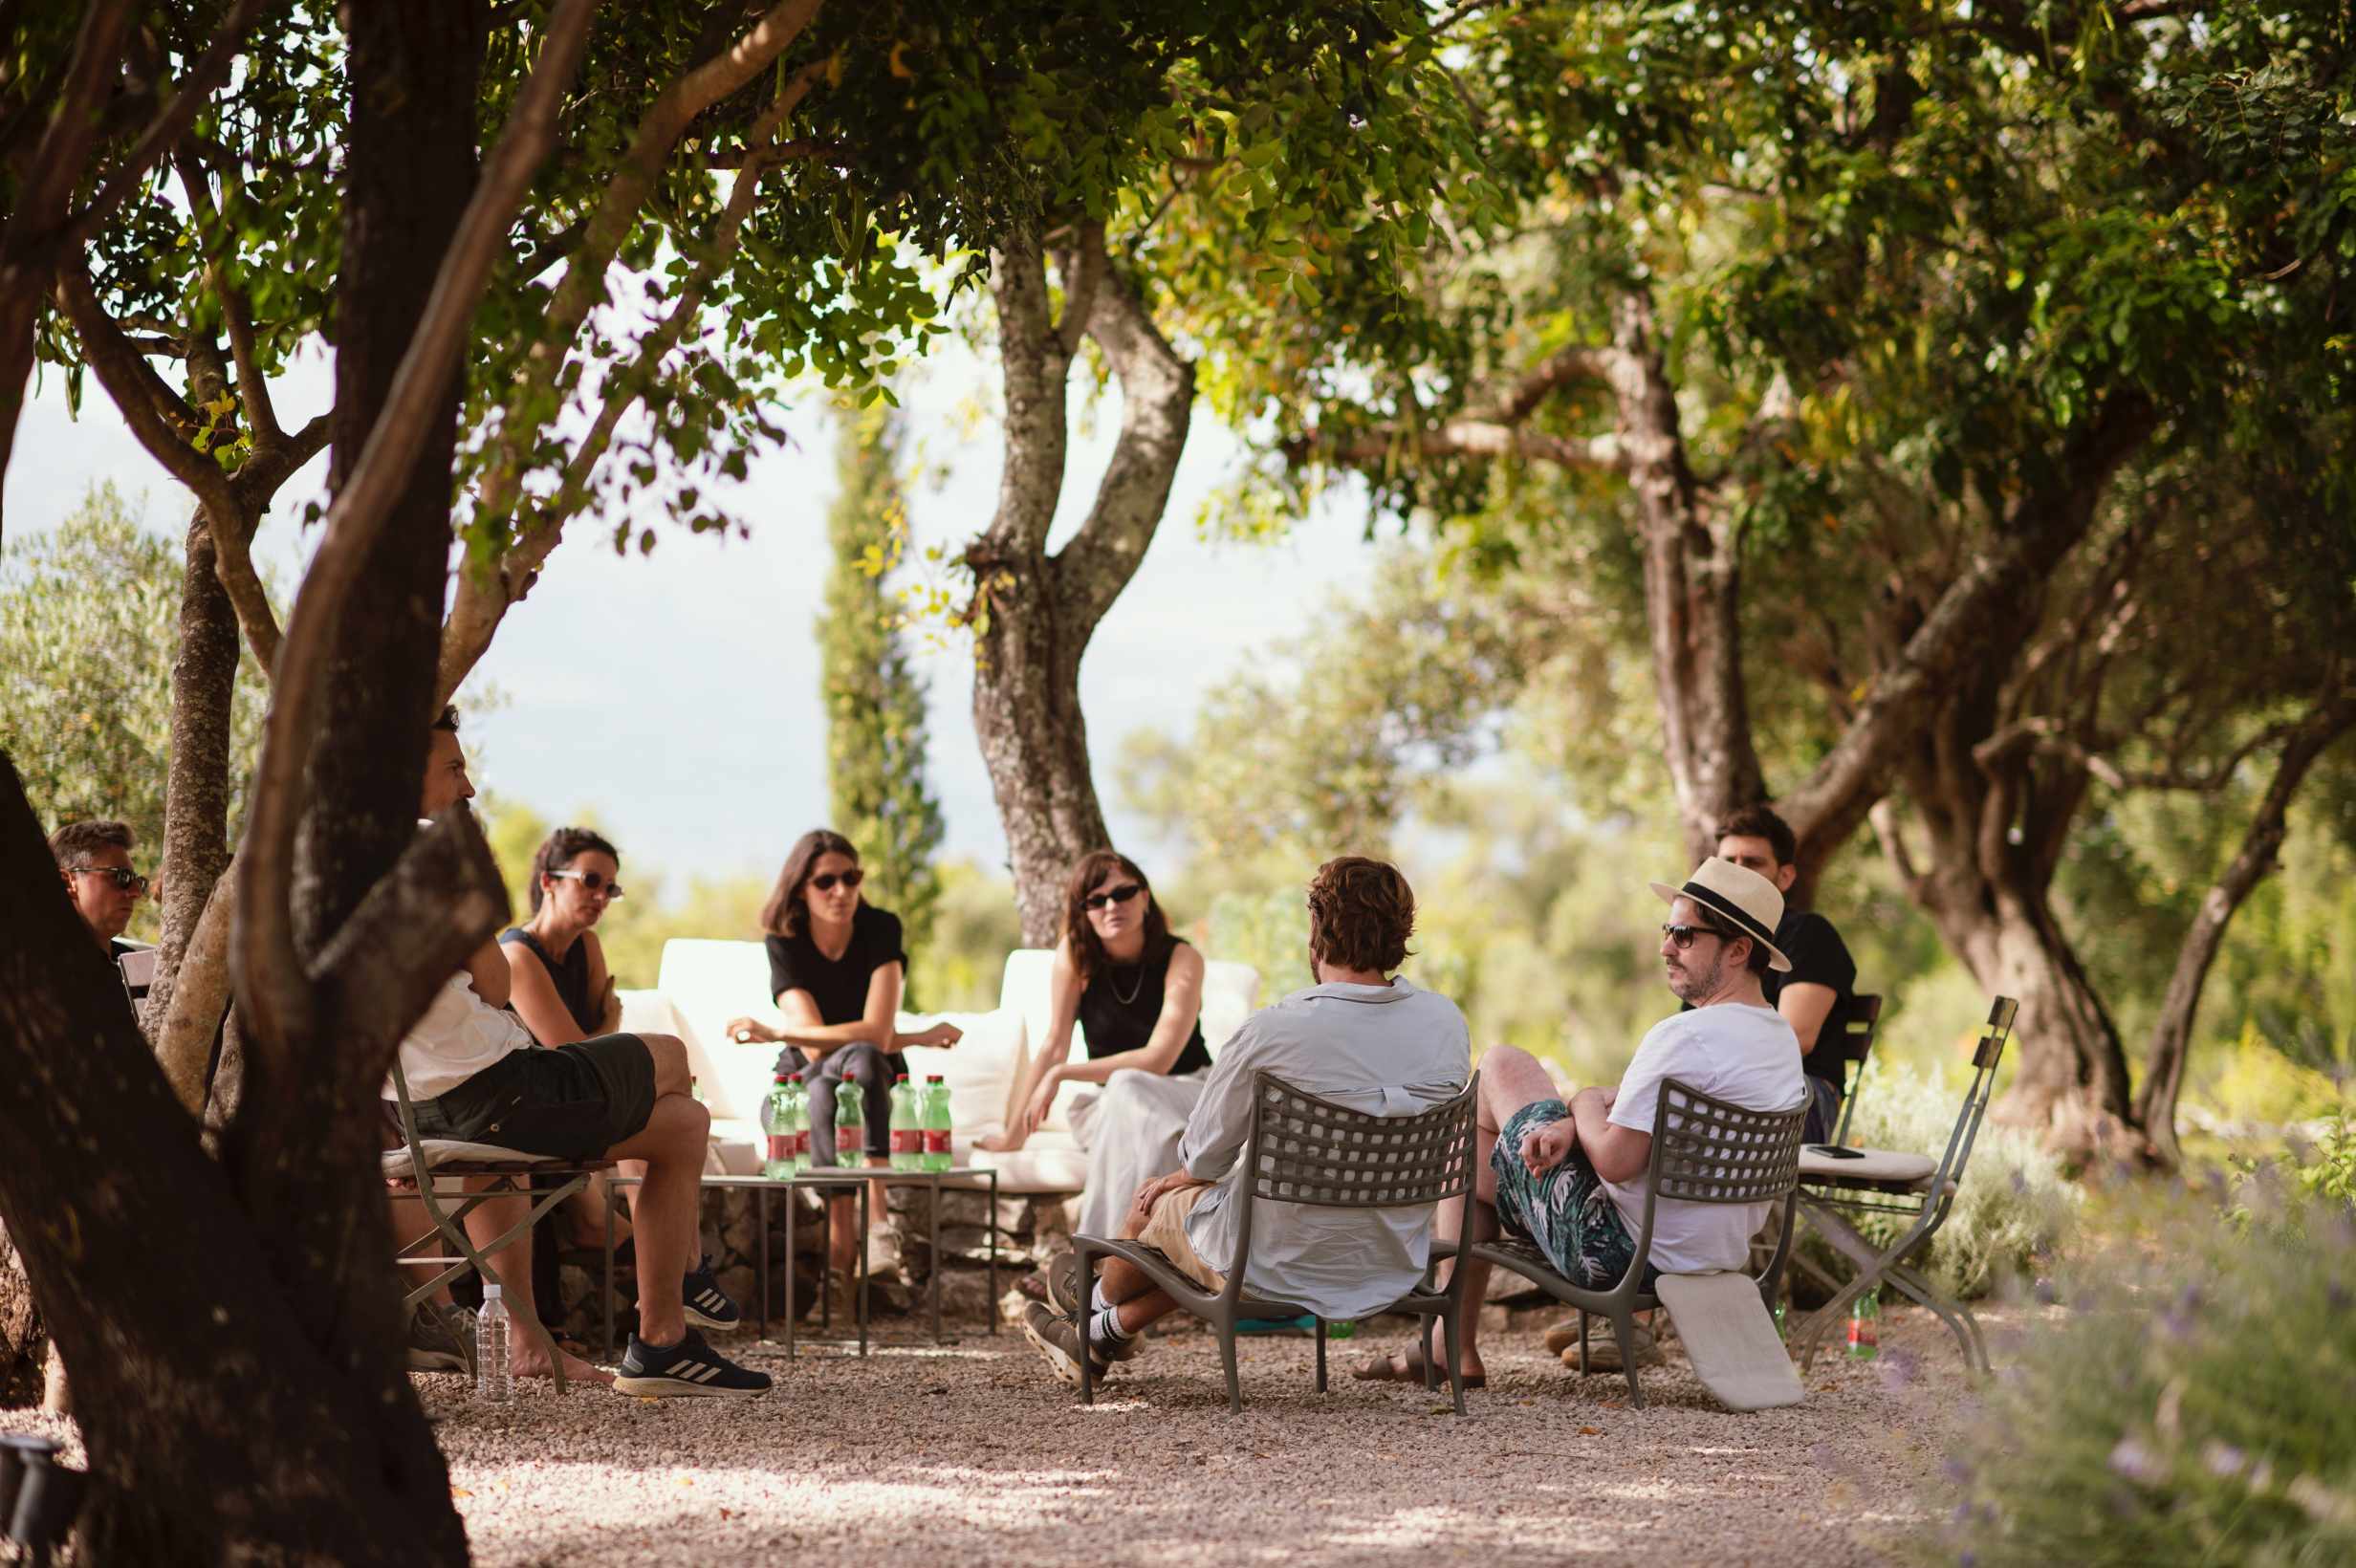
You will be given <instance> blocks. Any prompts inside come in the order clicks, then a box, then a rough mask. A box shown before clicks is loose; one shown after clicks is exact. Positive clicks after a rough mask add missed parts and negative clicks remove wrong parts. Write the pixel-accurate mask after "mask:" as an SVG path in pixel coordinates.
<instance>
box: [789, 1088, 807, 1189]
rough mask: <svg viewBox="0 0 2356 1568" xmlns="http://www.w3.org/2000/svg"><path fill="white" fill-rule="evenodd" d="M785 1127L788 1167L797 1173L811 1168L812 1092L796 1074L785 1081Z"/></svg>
mask: <svg viewBox="0 0 2356 1568" xmlns="http://www.w3.org/2000/svg"><path fill="white" fill-rule="evenodd" d="M785 1095H786V1100H785V1126H786V1139H787V1150H786V1152H787V1154H788V1156H789V1159H788V1162H787V1164H788V1167H789V1168H790V1169H792V1170H795V1171H797V1172H798V1171H804V1170H808V1169H809V1168H810V1091H809V1089H808V1088H806V1087H805V1086H804V1085H803V1083H802V1080H801V1075H800V1074H799V1073H795V1074H792V1075H790V1076H788V1077H787V1078H786V1080H785Z"/></svg>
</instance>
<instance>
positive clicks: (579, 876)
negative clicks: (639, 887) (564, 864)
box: [549, 871, 622, 902]
mask: <svg viewBox="0 0 2356 1568" xmlns="http://www.w3.org/2000/svg"><path fill="white" fill-rule="evenodd" d="M549 876H550V877H552V878H563V879H564V880H566V881H568V882H578V883H580V885H581V890H582V891H583V892H587V893H602V894H604V895H605V897H606V899H607V901H608V902H610V901H612V900H614V899H618V898H620V897H622V883H620V882H607V881H606V880H605V876H604V874H603V873H602V872H598V871H551V872H550V873H549Z"/></svg>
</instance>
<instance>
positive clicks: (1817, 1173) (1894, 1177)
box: [1800, 1147, 1939, 1187]
mask: <svg viewBox="0 0 2356 1568" xmlns="http://www.w3.org/2000/svg"><path fill="white" fill-rule="evenodd" d="M1938 1168H1939V1163H1938V1162H1937V1161H1936V1160H1933V1159H1931V1157H1930V1156H1929V1155H1927V1154H1898V1153H1894V1152H1892V1151H1891V1150H1888V1149H1860V1150H1859V1151H1858V1153H1857V1157H1856V1158H1855V1159H1853V1160H1843V1159H1839V1158H1837V1157H1835V1156H1833V1155H1829V1154H1819V1153H1818V1152H1817V1151H1816V1150H1815V1149H1813V1148H1807V1147H1803V1148H1801V1149H1800V1180H1801V1181H1803V1182H1815V1181H1827V1182H1829V1181H1843V1180H1845V1181H1852V1182H1877V1183H1890V1184H1893V1185H1896V1186H1900V1187H1915V1186H1920V1185H1922V1184H1924V1183H1927V1182H1929V1181H1930V1180H1931V1173H1932V1172H1933V1171H1935V1170H1937V1169H1938Z"/></svg>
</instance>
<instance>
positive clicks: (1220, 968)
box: [1203, 958, 1260, 1060]
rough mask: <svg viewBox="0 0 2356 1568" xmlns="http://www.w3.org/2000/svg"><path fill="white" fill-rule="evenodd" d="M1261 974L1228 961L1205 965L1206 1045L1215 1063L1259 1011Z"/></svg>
mask: <svg viewBox="0 0 2356 1568" xmlns="http://www.w3.org/2000/svg"><path fill="white" fill-rule="evenodd" d="M1259 1005H1260V971H1259V970H1257V969H1254V968H1253V967H1252V966H1251V965H1249V964H1237V963H1234V962H1233V961H1232V960H1229V959H1225V958H1213V959H1210V960H1208V961H1207V962H1205V963H1204V965H1203V1043H1204V1044H1205V1045H1207V1046H1209V1047H1210V1048H1211V1058H1212V1059H1213V1060H1216V1059H1217V1058H1218V1055H1219V1048H1220V1047H1221V1046H1224V1045H1225V1044H1227V1042H1228V1040H1229V1038H1230V1037H1231V1036H1233V1034H1234V1033H1235V1031H1236V1030H1238V1029H1241V1028H1242V1027H1243V1021H1244V1020H1245V1019H1246V1018H1249V1017H1250V1016H1252V1014H1253V1013H1255V1012H1257V1011H1258V1010H1259Z"/></svg>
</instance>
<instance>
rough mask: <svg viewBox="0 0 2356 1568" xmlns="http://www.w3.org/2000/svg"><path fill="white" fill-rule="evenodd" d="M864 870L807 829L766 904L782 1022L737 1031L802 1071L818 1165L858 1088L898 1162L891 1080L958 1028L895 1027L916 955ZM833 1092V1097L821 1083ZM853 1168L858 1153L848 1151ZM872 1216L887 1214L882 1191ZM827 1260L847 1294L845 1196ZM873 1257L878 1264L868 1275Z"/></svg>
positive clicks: (874, 1151) (870, 1152) (854, 1242)
mask: <svg viewBox="0 0 2356 1568" xmlns="http://www.w3.org/2000/svg"><path fill="white" fill-rule="evenodd" d="M865 876H866V873H864V872H863V871H862V870H861V869H860V864H859V851H858V850H857V849H855V848H853V847H852V844H851V841H850V840H849V839H848V838H844V837H842V835H840V833H830V832H828V831H827V830H826V829H824V828H818V829H816V830H814V831H812V832H809V833H805V834H803V835H802V836H801V838H799V839H797V840H796V842H795V845H794V848H793V850H792V852H791V853H790V854H788V855H787V856H786V858H785V865H784V867H783V868H782V869H781V870H779V871H778V873H777V881H776V883H775V885H774V886H773V887H772V888H771V889H770V891H769V900H768V902H767V903H766V904H763V905H762V907H761V926H762V928H763V929H764V930H766V931H767V932H768V937H767V940H766V943H765V946H766V947H768V949H769V990H770V994H771V995H772V996H773V997H774V998H775V1000H776V1004H777V1011H778V1012H779V1013H782V1014H784V1022H783V1025H782V1027H776V1026H772V1025H769V1024H764V1023H762V1022H761V1021H760V1020H759V1019H757V1018H734V1019H731V1020H730V1022H729V1024H728V1036H729V1038H730V1039H731V1040H735V1041H737V1042H738V1043H739V1044H748V1043H760V1042H774V1043H775V1044H778V1045H782V1046H784V1047H785V1048H786V1049H785V1051H784V1052H783V1053H782V1054H781V1055H780V1056H778V1058H777V1071H779V1072H781V1073H790V1072H799V1073H801V1074H802V1075H803V1078H804V1080H805V1081H806V1082H808V1083H809V1085H810V1087H811V1099H810V1153H811V1157H812V1159H814V1160H815V1161H817V1162H818V1164H820V1165H831V1164H835V1163H837V1162H836V1158H835V1156H836V1148H835V1114H834V1106H835V1096H836V1095H837V1094H838V1093H840V1092H843V1091H844V1090H845V1089H852V1090H855V1091H856V1092H857V1093H858V1094H859V1095H860V1097H861V1100H862V1105H863V1108H864V1110H865V1112H866V1123H867V1128H866V1142H867V1147H866V1151H865V1152H866V1161H867V1164H869V1165H888V1164H889V1163H890V1161H891V1090H892V1080H893V1079H894V1078H897V1077H898V1076H899V1075H901V1074H903V1073H905V1072H906V1071H907V1070H908V1064H907V1059H906V1058H905V1056H901V1054H900V1053H901V1050H902V1048H904V1047H905V1046H911V1045H922V1046H933V1047H942V1046H950V1045H954V1044H956V1043H957V1041H958V1039H959V1038H960V1037H961V1031H959V1030H958V1028H957V1027H956V1026H955V1025H954V1024H947V1023H940V1024H935V1025H933V1026H932V1027H931V1028H930V1029H927V1030H923V1031H921V1032H919V1033H916V1034H900V1033H898V1032H897V1029H896V1025H895V1020H896V1019H897V1018H898V1016H899V1013H900V993H901V989H902V987H903V986H904V985H905V983H906V980H907V963H908V955H907V952H906V950H905V947H903V946H902V942H901V934H900V917H899V916H898V915H895V914H893V913H892V912H891V911H890V910H888V909H879V908H877V907H876V906H875V905H873V904H868V903H867V902H865V901H864V900H863V899H862V898H861V897H860V892H859V887H860V883H861V882H862V881H864V880H865ZM820 1084H824V1085H825V1086H826V1091H827V1092H825V1093H822V1094H821V1093H819V1092H818V1085H820ZM842 1152H843V1154H844V1155H845V1156H846V1158H845V1159H844V1160H843V1161H841V1162H840V1163H842V1164H853V1163H856V1162H857V1160H858V1159H859V1151H858V1150H853V1149H846V1150H844V1151H842ZM868 1196H869V1206H868V1212H869V1213H870V1214H883V1213H886V1212H888V1210H887V1209H885V1207H884V1194H883V1187H882V1186H881V1185H880V1184H879V1185H878V1186H877V1187H876V1189H875V1190H874V1191H873V1192H871V1193H870V1194H869V1195H868ZM827 1207H828V1210H829V1214H828V1227H829V1232H830V1235H829V1251H828V1256H829V1262H830V1266H831V1267H832V1268H833V1269H834V1271H835V1272H836V1274H838V1275H839V1277H840V1279H841V1280H842V1281H843V1284H844V1288H845V1289H846V1290H847V1288H848V1285H849V1281H850V1280H851V1279H852V1278H853V1273H852V1268H853V1265H854V1263H855V1262H856V1261H857V1249H858V1247H859V1246H860V1244H861V1237H860V1236H859V1235H858V1233H857V1227H858V1223H859V1220H858V1215H857V1212H856V1211H855V1209H853V1207H852V1203H851V1199H850V1196H849V1194H848V1193H837V1194H836V1195H835V1199H834V1201H833V1202H832V1203H830V1204H829V1205H828V1206H827ZM875 1267H876V1259H875V1258H874V1257H873V1256H872V1255H871V1256H870V1258H869V1273H870V1274H872V1273H873V1272H874V1270H875Z"/></svg>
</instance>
